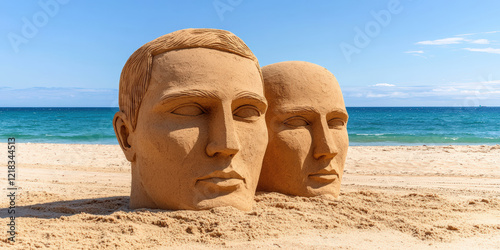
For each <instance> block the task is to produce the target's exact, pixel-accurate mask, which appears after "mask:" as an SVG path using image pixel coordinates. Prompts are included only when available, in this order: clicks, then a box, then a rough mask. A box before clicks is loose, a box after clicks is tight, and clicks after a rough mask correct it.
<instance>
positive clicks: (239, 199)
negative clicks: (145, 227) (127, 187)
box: [128, 48, 267, 210]
mask: <svg viewBox="0 0 500 250" xmlns="http://www.w3.org/2000/svg"><path fill="white" fill-rule="evenodd" d="M266 108H267V104H266V101H265V98H264V93H263V86H262V80H261V77H260V74H259V71H258V69H257V67H256V66H255V63H254V62H253V61H252V60H249V59H247V58H244V57H241V56H238V55H235V54H231V53H227V52H222V51H218V50H212V49H205V48H193V49H183V50H175V51H170V52H166V53H163V54H160V55H157V56H155V57H154V60H153V68H152V72H151V82H150V85H149V87H148V90H147V92H146V95H145V96H144V99H143V101H142V104H141V107H140V109H139V113H138V120H137V127H136V129H135V130H134V131H133V132H132V133H131V134H130V136H129V139H128V142H129V144H130V145H131V148H132V149H133V150H134V153H135V161H133V162H132V169H133V173H132V192H131V200H130V204H131V207H133V208H138V207H149V208H163V209H193V210H198V209H209V208H213V207H218V206H233V207H236V208H238V209H241V210H250V209H251V208H252V205H253V198H254V193H255V189H256V187H257V182H258V178H259V173H260V169H261V163H262V159H263V157H264V153H265V148H266V145H267V129H266V124H265V119H264V114H265V111H266Z"/></svg>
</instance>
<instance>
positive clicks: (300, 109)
mask: <svg viewBox="0 0 500 250" xmlns="http://www.w3.org/2000/svg"><path fill="white" fill-rule="evenodd" d="M280 112H281V113H283V114H284V113H315V114H318V113H319V111H318V110H317V109H316V108H314V107H293V108H290V109H286V108H285V109H281V110H280ZM328 114H336V115H340V116H341V117H342V118H344V119H345V120H347V119H349V115H348V114H347V111H346V110H345V109H333V110H332V111H330V112H328Z"/></svg>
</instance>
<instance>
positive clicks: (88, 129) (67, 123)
mask: <svg viewBox="0 0 500 250" xmlns="http://www.w3.org/2000/svg"><path fill="white" fill-rule="evenodd" d="M117 111H118V108H0V142H7V138H9V137H15V138H16V142H18V143H28V142H31V143H64V144H118V142H117V140H116V138H115V133H114V130H113V125H112V119H113V116H114V114H115V113H116V112H117ZM347 111H348V113H349V122H348V125H347V129H348V132H349V143H350V145H351V146H378V145H424V144H425V145H478V144H485V145H494V144H500V107H401V108H397V107H390V108H380V107H369V108H361V107H351V108H347Z"/></svg>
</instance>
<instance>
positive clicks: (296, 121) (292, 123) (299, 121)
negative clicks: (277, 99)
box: [283, 116, 309, 128]
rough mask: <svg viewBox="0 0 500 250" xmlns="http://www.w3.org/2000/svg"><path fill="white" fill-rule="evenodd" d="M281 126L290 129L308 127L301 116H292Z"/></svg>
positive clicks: (307, 123)
mask: <svg viewBox="0 0 500 250" xmlns="http://www.w3.org/2000/svg"><path fill="white" fill-rule="evenodd" d="M283 124H285V125H287V126H289V127H292V128H298V127H304V126H307V125H309V122H308V121H307V120H306V119H305V118H304V117H301V116H294V117H291V118H288V119H286V120H285V121H284V122H283Z"/></svg>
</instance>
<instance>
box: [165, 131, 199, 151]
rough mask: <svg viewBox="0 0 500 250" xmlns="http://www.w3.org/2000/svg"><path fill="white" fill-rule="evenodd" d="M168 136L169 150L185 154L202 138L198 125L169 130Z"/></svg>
mask: <svg viewBox="0 0 500 250" xmlns="http://www.w3.org/2000/svg"><path fill="white" fill-rule="evenodd" d="M168 137H169V138H168V140H169V141H171V147H170V151H171V152H175V153H182V154H185V155H187V154H189V152H190V151H191V150H192V149H193V148H194V147H195V145H196V144H197V142H198V141H199V140H200V139H202V138H201V137H200V129H199V128H198V127H192V128H185V129H179V130H175V131H172V132H170V133H169V134H168ZM177 157H178V156H177Z"/></svg>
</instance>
